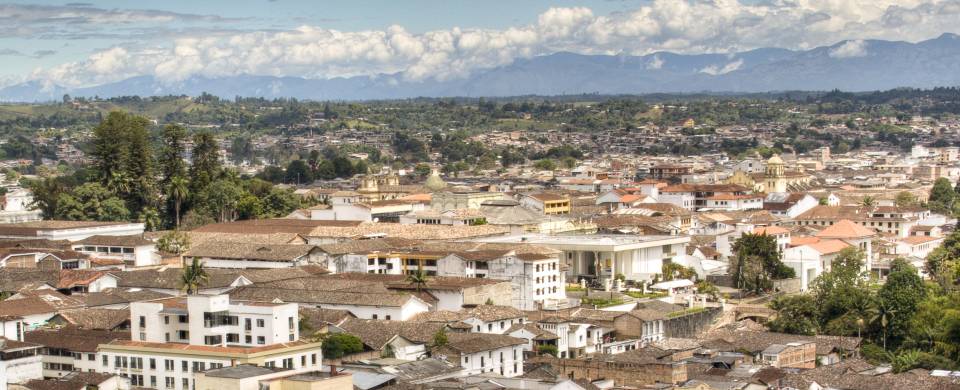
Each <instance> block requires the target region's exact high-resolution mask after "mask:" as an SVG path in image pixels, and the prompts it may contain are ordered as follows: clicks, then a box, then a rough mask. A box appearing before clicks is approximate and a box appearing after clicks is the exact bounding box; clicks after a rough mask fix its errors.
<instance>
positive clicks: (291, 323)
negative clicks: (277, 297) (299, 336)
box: [287, 317, 295, 330]
mask: <svg viewBox="0 0 960 390" xmlns="http://www.w3.org/2000/svg"><path fill="white" fill-rule="evenodd" d="M294 322H295V321H294V320H293V317H287V328H289V329H290V330H293V327H294V326H295V324H294Z"/></svg>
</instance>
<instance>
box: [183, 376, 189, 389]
mask: <svg viewBox="0 0 960 390" xmlns="http://www.w3.org/2000/svg"><path fill="white" fill-rule="evenodd" d="M181 381H182V382H183V390H189V389H190V379H187V378H183V379H182V380H181Z"/></svg>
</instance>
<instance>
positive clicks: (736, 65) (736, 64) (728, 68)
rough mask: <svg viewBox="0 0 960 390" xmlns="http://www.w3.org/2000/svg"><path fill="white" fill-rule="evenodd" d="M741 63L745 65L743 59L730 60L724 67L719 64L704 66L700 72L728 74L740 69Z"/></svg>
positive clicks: (714, 74) (713, 74) (712, 74)
mask: <svg viewBox="0 0 960 390" xmlns="http://www.w3.org/2000/svg"><path fill="white" fill-rule="evenodd" d="M741 65H743V59H739V60H736V61H732V62H728V63H727V64H726V65H724V66H722V67H720V66H717V65H710V66H707V67H704V68H703V69H700V73H706V74H708V75H711V76H716V75H721V74H727V73H730V72H733V71H735V70H737V69H740V66H741Z"/></svg>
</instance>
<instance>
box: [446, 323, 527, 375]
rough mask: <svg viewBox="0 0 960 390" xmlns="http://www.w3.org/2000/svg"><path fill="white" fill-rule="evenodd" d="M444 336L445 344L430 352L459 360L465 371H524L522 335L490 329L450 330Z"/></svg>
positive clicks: (517, 373)
mask: <svg viewBox="0 0 960 390" xmlns="http://www.w3.org/2000/svg"><path fill="white" fill-rule="evenodd" d="M447 340H448V341H447V344H446V345H444V346H442V347H438V348H434V349H433V356H434V357H442V359H445V360H447V361H449V362H451V363H454V364H459V365H460V367H462V368H463V369H464V370H465V372H464V373H465V374H467V375H479V374H484V373H493V374H498V375H500V376H503V377H507V378H512V377H515V376H520V375H523V348H524V345H526V341H525V340H523V339H519V338H516V337H510V336H507V335H500V334H490V333H449V334H448V335H447Z"/></svg>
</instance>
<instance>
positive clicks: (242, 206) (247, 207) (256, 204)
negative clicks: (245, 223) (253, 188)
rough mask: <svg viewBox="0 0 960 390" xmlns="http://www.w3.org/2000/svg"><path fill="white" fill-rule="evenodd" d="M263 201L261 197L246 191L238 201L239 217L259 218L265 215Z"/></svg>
mask: <svg viewBox="0 0 960 390" xmlns="http://www.w3.org/2000/svg"><path fill="white" fill-rule="evenodd" d="M263 214H264V212H263V201H261V200H260V198H258V197H256V196H254V195H252V194H247V193H245V194H244V195H243V196H242V197H241V198H240V200H239V201H237V218H238V219H258V218H260V217H261V216H263Z"/></svg>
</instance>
